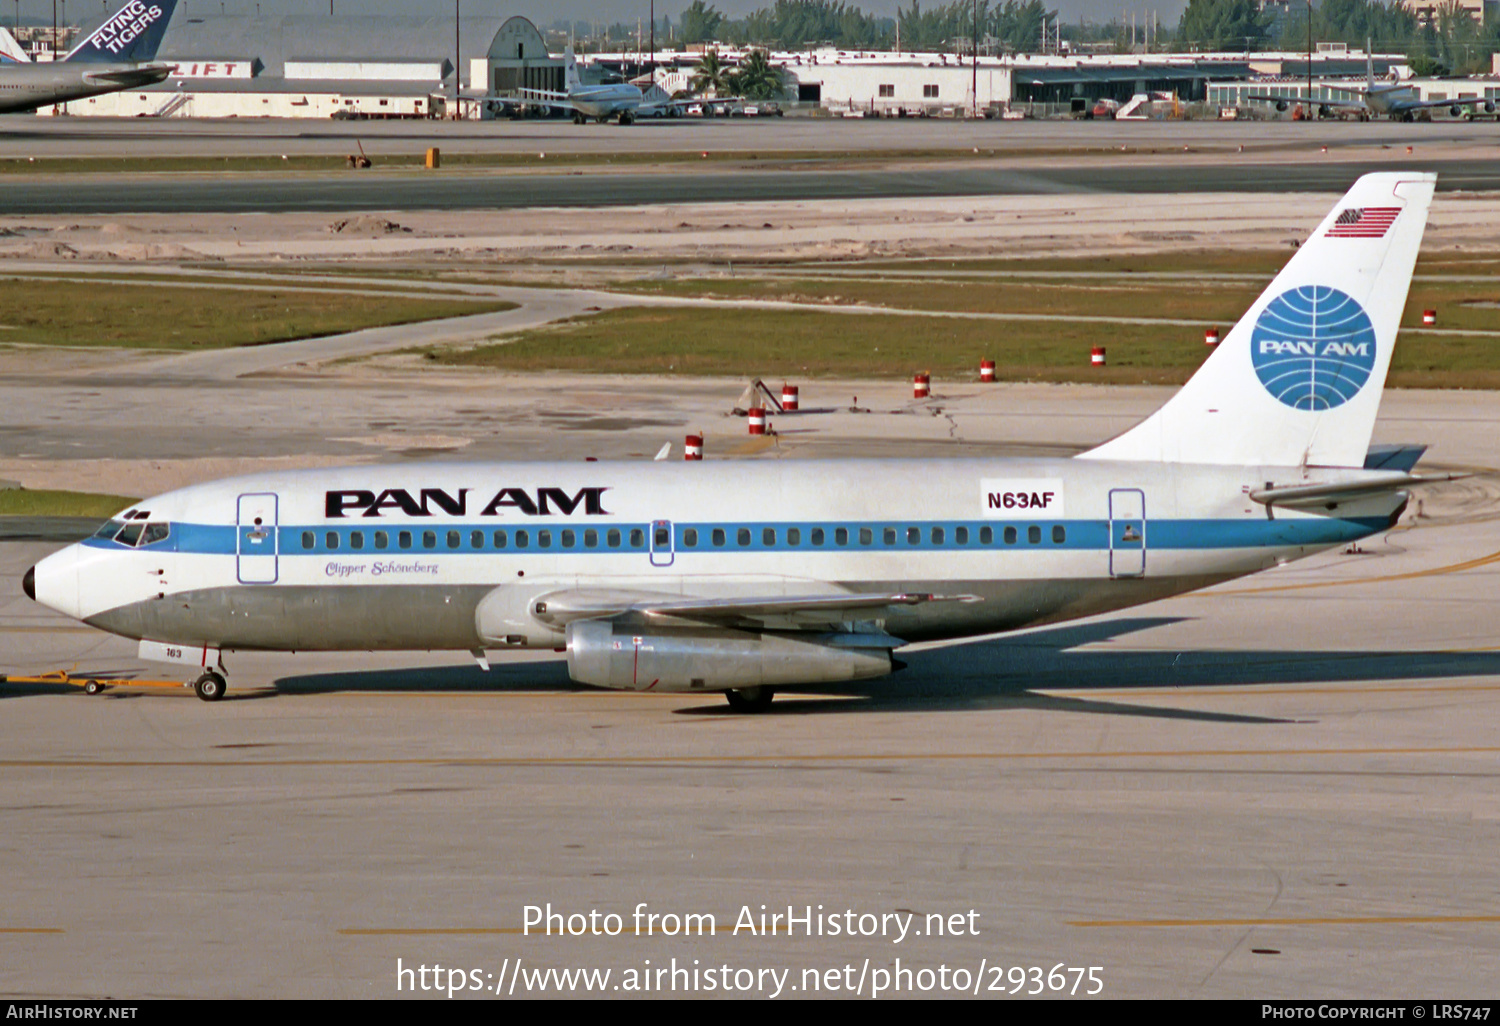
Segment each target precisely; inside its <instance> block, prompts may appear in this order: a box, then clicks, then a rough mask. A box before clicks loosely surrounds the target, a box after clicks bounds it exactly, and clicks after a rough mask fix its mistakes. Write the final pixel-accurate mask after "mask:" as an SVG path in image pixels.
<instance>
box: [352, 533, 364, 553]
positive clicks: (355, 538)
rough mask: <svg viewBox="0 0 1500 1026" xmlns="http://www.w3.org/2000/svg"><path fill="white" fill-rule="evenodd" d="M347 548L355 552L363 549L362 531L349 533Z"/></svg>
mask: <svg viewBox="0 0 1500 1026" xmlns="http://www.w3.org/2000/svg"><path fill="white" fill-rule="evenodd" d="M349 547H350V548H351V549H356V550H358V549H362V548H364V547H365V532H363V531H350V532H349Z"/></svg>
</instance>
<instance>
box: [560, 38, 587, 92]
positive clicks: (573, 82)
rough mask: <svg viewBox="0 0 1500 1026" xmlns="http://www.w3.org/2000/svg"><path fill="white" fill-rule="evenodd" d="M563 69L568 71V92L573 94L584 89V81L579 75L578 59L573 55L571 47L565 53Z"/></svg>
mask: <svg viewBox="0 0 1500 1026" xmlns="http://www.w3.org/2000/svg"><path fill="white" fill-rule="evenodd" d="M563 67H564V68H566V69H567V70H566V75H567V91H568V92H570V93H572V92H576V91H577V90H578V89H580V88H582V86H583V79H582V78H581V77H580V76H579V74H578V58H577V57H575V56H574V55H573V48H572V47H571V46H570V47H568V48H567V49H566V50H564V51H563Z"/></svg>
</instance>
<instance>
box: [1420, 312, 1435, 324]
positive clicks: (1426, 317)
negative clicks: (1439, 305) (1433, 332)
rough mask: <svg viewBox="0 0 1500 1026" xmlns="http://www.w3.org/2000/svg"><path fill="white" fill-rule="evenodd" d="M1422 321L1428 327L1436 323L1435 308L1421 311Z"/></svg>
mask: <svg viewBox="0 0 1500 1026" xmlns="http://www.w3.org/2000/svg"><path fill="white" fill-rule="evenodd" d="M1422 323H1423V324H1425V325H1426V326H1427V327H1429V328H1430V327H1432V326H1433V325H1434V324H1436V323H1437V311H1436V310H1423V311H1422Z"/></svg>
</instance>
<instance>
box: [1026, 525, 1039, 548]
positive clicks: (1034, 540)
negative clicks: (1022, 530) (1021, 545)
mask: <svg viewBox="0 0 1500 1026" xmlns="http://www.w3.org/2000/svg"><path fill="white" fill-rule="evenodd" d="M1026 543H1027V544H1028V545H1040V544H1041V543H1042V529H1041V528H1040V527H1038V526H1036V525H1035V524H1032V525H1031V526H1030V527H1028V528H1026Z"/></svg>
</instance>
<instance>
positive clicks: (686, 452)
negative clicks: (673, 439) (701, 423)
mask: <svg viewBox="0 0 1500 1026" xmlns="http://www.w3.org/2000/svg"><path fill="white" fill-rule="evenodd" d="M682 458H683V459H685V460H701V459H702V458H703V436H702V435H688V436H687V441H685V442H683V443H682Z"/></svg>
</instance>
